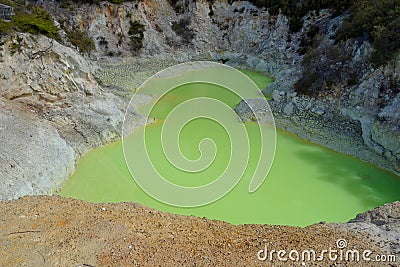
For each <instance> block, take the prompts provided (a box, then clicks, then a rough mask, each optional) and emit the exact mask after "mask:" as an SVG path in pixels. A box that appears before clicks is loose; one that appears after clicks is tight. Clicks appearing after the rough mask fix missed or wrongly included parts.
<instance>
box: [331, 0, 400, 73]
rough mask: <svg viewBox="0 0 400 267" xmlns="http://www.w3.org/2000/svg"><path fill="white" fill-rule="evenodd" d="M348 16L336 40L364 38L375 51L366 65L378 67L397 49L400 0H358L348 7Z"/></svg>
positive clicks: (399, 41) (399, 42)
mask: <svg viewBox="0 0 400 267" xmlns="http://www.w3.org/2000/svg"><path fill="white" fill-rule="evenodd" d="M350 11H351V13H350V16H349V17H348V18H347V19H346V20H345V21H344V23H343V25H342V27H341V29H340V30H339V31H338V33H337V37H336V39H337V41H342V40H347V39H350V38H359V37H364V39H366V40H369V41H371V42H372V44H373V46H374V48H375V51H374V52H373V53H372V55H371V57H370V62H371V63H372V64H373V65H375V66H379V65H382V64H384V63H385V62H387V61H388V60H389V59H391V58H392V57H393V56H394V55H395V54H396V53H397V52H398V51H399V49H400V26H399V25H400V0H380V1H374V0H361V1H358V2H356V3H355V4H354V6H353V7H352V8H351V10H350Z"/></svg>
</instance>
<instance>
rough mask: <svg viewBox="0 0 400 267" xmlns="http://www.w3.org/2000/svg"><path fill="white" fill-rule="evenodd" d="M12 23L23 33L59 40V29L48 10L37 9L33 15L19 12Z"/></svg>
mask: <svg viewBox="0 0 400 267" xmlns="http://www.w3.org/2000/svg"><path fill="white" fill-rule="evenodd" d="M12 23H13V25H14V26H15V27H17V29H18V30H19V31H21V32H29V33H32V34H44V35H46V36H47V37H49V38H53V39H56V40H59V35H58V29H57V27H56V26H54V22H53V18H52V17H51V15H50V14H49V13H47V12H46V10H44V9H42V8H38V7H35V8H33V10H32V13H26V12H21V11H17V12H16V15H15V16H14V17H13V18H12Z"/></svg>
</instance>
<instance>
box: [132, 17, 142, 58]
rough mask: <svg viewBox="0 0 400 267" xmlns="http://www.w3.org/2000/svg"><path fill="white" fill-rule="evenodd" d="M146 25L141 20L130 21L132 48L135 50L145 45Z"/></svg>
mask: <svg viewBox="0 0 400 267" xmlns="http://www.w3.org/2000/svg"><path fill="white" fill-rule="evenodd" d="M144 31H145V26H144V25H143V24H142V23H140V21H138V20H135V21H130V27H129V31H128V34H129V38H130V40H131V48H132V50H133V51H134V52H136V51H138V50H140V49H141V48H142V47H143V38H144Z"/></svg>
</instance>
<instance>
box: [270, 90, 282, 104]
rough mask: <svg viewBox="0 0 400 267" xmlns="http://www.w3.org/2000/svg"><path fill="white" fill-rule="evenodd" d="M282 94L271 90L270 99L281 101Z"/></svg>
mask: <svg viewBox="0 0 400 267" xmlns="http://www.w3.org/2000/svg"><path fill="white" fill-rule="evenodd" d="M282 98H283V97H282V95H281V92H279V91H278V90H274V91H273V92H272V100H274V101H275V102H281V101H282Z"/></svg>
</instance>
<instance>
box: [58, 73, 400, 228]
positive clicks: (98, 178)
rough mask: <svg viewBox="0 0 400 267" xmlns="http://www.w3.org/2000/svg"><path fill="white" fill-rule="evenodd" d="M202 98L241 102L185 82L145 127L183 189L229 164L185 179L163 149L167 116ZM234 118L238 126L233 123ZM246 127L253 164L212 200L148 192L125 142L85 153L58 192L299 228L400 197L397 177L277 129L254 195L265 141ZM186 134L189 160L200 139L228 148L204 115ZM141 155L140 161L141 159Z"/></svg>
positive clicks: (154, 150) (166, 170)
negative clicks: (135, 175)
mask: <svg viewBox="0 0 400 267" xmlns="http://www.w3.org/2000/svg"><path fill="white" fill-rule="evenodd" d="M246 75H248V76H249V77H250V78H251V79H253V81H255V83H256V84H257V85H258V87H260V88H263V87H265V86H266V85H267V84H268V83H269V82H271V79H270V78H269V77H265V76H263V75H262V74H259V73H252V72H246ZM196 86H197V88H196ZM217 89H218V88H217ZM198 96H212V97H214V98H216V99H223V100H224V102H226V103H227V104H228V105H230V106H235V105H236V103H237V102H238V99H237V97H236V96H234V95H231V94H229V92H227V91H224V90H216V88H212V87H208V88H205V87H204V86H200V85H199V84H192V85H187V86H181V87H179V88H176V89H175V90H173V91H172V92H171V93H170V94H168V95H167V96H165V97H164V98H162V99H161V100H160V101H159V103H158V105H157V106H156V108H155V109H154V110H152V112H151V114H152V116H153V117H156V118H158V119H159V120H158V121H157V122H156V123H154V124H152V125H149V126H147V127H146V134H147V135H148V136H147V138H149V139H150V140H151V141H152V142H150V145H148V147H147V148H148V150H149V151H150V152H151V153H150V154H151V155H156V157H154V156H153V158H152V159H153V160H154V161H155V162H156V164H155V165H156V167H157V170H158V171H159V172H160V173H162V174H163V175H166V176H168V177H171V179H170V181H171V182H174V183H176V184H179V185H182V186H199V185H203V184H206V183H209V182H211V181H212V180H213V177H215V174H216V173H219V172H221V171H223V169H224V166H226V164H227V161H228V159H227V156H226V153H218V154H217V155H216V157H215V159H214V162H213V164H212V166H211V167H210V168H207V169H206V170H204V171H203V172H199V173H195V174H193V175H190V176H188V173H187V172H183V171H179V170H177V169H175V168H173V167H172V166H171V165H170V164H169V163H168V162H167V160H166V158H165V156H164V155H163V153H162V150H161V148H160V147H161V146H160V141H159V139H160V138H159V136H160V134H161V132H160V131H161V126H162V122H163V118H165V114H167V113H169V112H170V111H171V109H172V108H173V107H174V106H176V105H177V103H180V102H181V101H184V100H186V99H189V98H191V97H198ZM143 109H146V107H144V108H143ZM230 123H232V124H233V125H236V124H240V123H239V122H237V121H233V120H232V122H230ZM245 127H246V129H247V131H248V134H249V140H250V147H251V148H252V149H251V154H250V158H249V165H248V168H247V169H246V171H245V174H244V176H243V178H242V179H241V181H240V182H239V184H238V185H237V186H236V187H235V188H234V189H233V190H232V191H231V192H230V193H229V194H227V195H226V196H225V197H223V198H222V199H220V200H218V201H216V202H213V203H211V204H208V205H205V206H201V207H195V208H178V207H173V206H169V205H166V204H163V203H161V202H159V201H157V200H154V199H153V198H151V197H150V196H148V195H147V194H146V193H145V192H143V191H142V190H141V189H140V188H139V186H138V185H137V184H136V183H135V181H134V180H133V179H132V177H131V174H130V172H129V170H128V168H127V167H126V164H125V159H124V155H123V150H122V142H121V141H119V142H115V143H113V144H110V145H108V146H105V147H102V148H99V149H95V150H93V151H91V152H89V153H88V154H86V155H85V156H83V157H82V158H81V159H80V160H79V164H78V168H77V170H76V171H75V173H74V175H73V176H72V177H71V178H70V179H69V180H68V181H67V183H66V184H65V185H64V187H63V189H62V191H61V192H60V195H62V196H66V197H73V198H78V199H83V200H87V201H92V202H122V201H134V202H139V203H142V204H143V205H146V206H149V207H153V208H156V209H158V210H162V211H167V212H171V213H177V214H185V215H195V216H199V217H207V218H210V219H218V220H224V221H228V222H231V223H234V224H244V223H267V224H283V225H298V226H306V225H309V224H312V223H316V222H320V221H330V222H342V221H348V220H349V219H351V218H353V217H354V216H355V215H356V214H357V213H359V212H363V211H365V210H368V209H371V208H373V207H376V206H378V205H381V204H384V203H388V202H392V201H395V200H399V199H400V178H399V177H396V176H394V175H391V174H389V173H387V172H385V171H383V170H381V169H378V168H376V167H374V166H372V165H370V164H367V163H364V162H361V161H359V160H357V159H354V158H352V157H349V156H345V155H342V154H339V153H336V152H333V151H331V150H328V149H325V148H323V147H321V146H318V145H315V144H312V143H309V142H306V141H303V140H301V139H299V138H298V137H296V136H294V135H291V134H289V133H287V132H283V131H280V130H278V131H277V134H278V135H277V147H276V154H275V160H274V163H273V166H272V168H271V171H270V174H269V175H268V177H267V179H266V180H265V182H264V183H263V184H262V186H261V187H260V188H259V189H258V190H257V191H256V192H254V193H248V187H249V183H250V181H251V179H252V172H253V171H254V169H255V167H256V165H257V162H256V159H257V158H258V156H259V154H260V151H259V149H257V148H259V147H260V140H259V138H257V134H258V131H259V130H258V127H257V125H256V124H254V123H248V124H246V125H245ZM199 129H201V130H199ZM141 134H143V132H142V131H136V132H134V133H133V134H132V135H131V136H130V137H129V138H128V140H125V141H127V142H129V144H130V145H132V147H135V142H140V141H141V140H142V139H141V136H140V135H141ZM181 136H182V138H180V139H179V145H180V147H181V149H182V152H183V154H184V155H185V156H186V157H187V158H189V159H193V160H194V159H196V158H198V157H199V155H200V152H199V150H198V143H199V141H200V140H202V139H204V138H211V139H213V140H216V145H217V148H218V149H219V150H218V151H220V150H223V149H225V150H226V151H228V150H229V149H230V144H229V142H228V141H229V140H228V139H229V138H227V133H226V132H225V131H224V130H223V128H222V127H221V126H220V125H219V124H217V123H215V122H213V121H210V120H207V119H196V120H193V121H191V122H190V123H188V124H187V125H186V126H185V127H184V128H183V129H182V133H181ZM130 152H131V153H134V151H130ZM138 160H139V162H138V164H141V162H140V159H138Z"/></svg>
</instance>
